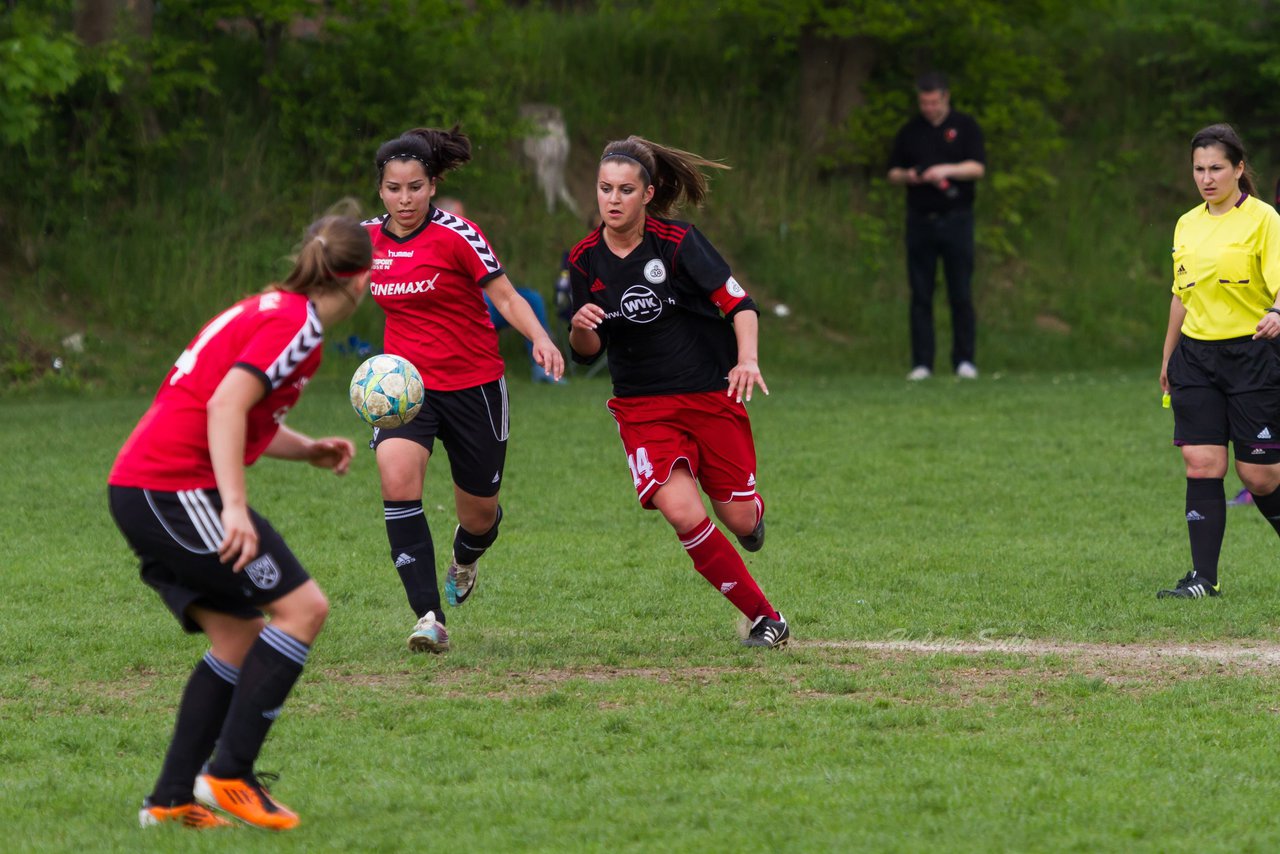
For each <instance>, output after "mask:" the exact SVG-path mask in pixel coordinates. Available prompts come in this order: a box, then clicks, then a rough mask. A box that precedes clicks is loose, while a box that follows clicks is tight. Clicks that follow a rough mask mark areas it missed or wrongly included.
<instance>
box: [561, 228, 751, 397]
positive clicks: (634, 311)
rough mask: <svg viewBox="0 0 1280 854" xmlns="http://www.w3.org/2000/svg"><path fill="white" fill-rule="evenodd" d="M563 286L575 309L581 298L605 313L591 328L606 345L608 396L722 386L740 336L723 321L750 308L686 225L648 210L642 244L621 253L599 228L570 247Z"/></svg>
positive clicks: (708, 246)
mask: <svg viewBox="0 0 1280 854" xmlns="http://www.w3.org/2000/svg"><path fill="white" fill-rule="evenodd" d="M569 285H570V290H571V292H572V295H573V311H574V312H575V313H576V312H577V311H578V309H580V308H582V306H584V305H586V304H587V303H588V302H593V303H595V304H596V305H598V306H600V307H601V308H603V309H604V311H605V319H604V322H603V323H602V324H600V327H599V328H598V329H596V333H597V334H598V335H599V336H600V340H601V342H602V343H603V345H604V348H607V349H608V351H609V373H610V374H611V375H612V377H613V393H614V395H615V396H617V397H638V396H641V395H654V394H689V393H692V392H701V391H716V390H718V389H724V388H728V386H729V379H728V376H729V370H730V369H731V368H732V367H733V366H734V365H736V364H737V363H738V341H737V338H735V337H734V334H733V326H732V325H731V323H730V322H729V321H728V320H727V319H726V318H729V317H732V316H733V314H735V313H736V312H739V311H742V310H744V309H749V310H751V311H756V306H755V303H754V302H752V301H751V297H749V296H747V293H746V291H744V290H743V289H742V286H741V285H739V284H738V282H737V281H736V280H735V279H734V278H733V276H732V275H731V274H730V270H729V265H728V264H726V263H725V260H724V259H723V258H721V257H720V253H719V252H717V251H716V250H715V247H714V246H712V245H711V244H710V243H709V242H708V241H707V239H706V238H705V237H703V236H702V234H701V233H700V232H699V231H698V230H697V229H696V228H694V227H693V226H692V225H690V224H689V223H686V222H674V221H672V220H667V219H659V218H658V217H653V216H649V217H646V219H645V224H644V237H643V238H642V239H641V241H640V245H639V246H637V247H636V248H635V249H633V250H632V251H631V252H630V254H628V255H627V257H625V258H619V257H618V256H617V255H615V254H613V252H612V251H611V250H610V249H609V247H608V246H607V245H606V244H605V241H604V227H603V226H601V227H599V228H597V229H596V230H595V231H593V232H592V233H591V234H589V235H587V237H586V238H585V239H583V240H582V241H581V242H580V243H579V244H578V245H577V246H575V247H574V248H573V250H572V251H571V252H570V253H569ZM721 312H723V316H722V314H721ZM601 352H603V349H602V351H601ZM573 358H574V360H575V361H577V362H590V361H594V358H584V357H583V356H581V355H579V354H578V353H574V354H573Z"/></svg>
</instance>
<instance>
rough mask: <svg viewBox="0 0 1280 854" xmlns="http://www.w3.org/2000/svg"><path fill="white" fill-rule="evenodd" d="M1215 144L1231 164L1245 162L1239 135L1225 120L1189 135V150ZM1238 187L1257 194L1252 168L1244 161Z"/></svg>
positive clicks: (1254, 194)
mask: <svg viewBox="0 0 1280 854" xmlns="http://www.w3.org/2000/svg"><path fill="white" fill-rule="evenodd" d="M1211 145H1216V146H1218V147H1219V148H1221V149H1222V153H1223V154H1225V155H1226V156H1227V160H1228V161H1230V163H1231V165H1232V166H1239V165H1240V164H1241V163H1245V156H1244V143H1243V142H1241V141H1240V135H1239V134H1238V133H1236V129H1235V128H1233V127H1232V126H1231V125H1229V124H1226V123H1225V122H1222V123H1219V124H1216V125H1209V126H1208V127H1206V128H1201V129H1200V130H1198V131H1196V135H1195V136H1193V137H1191V151H1192V153H1194V152H1195V150H1196V149H1197V148H1208V147H1209V146H1211ZM1240 189H1242V190H1244V191H1245V192H1246V193H1248V194H1249V195H1251V196H1256V195H1258V190H1257V189H1256V188H1255V187H1254V184H1253V170H1252V169H1250V168H1249V165H1248V164H1247V163H1245V167H1244V171H1243V172H1241V173H1240Z"/></svg>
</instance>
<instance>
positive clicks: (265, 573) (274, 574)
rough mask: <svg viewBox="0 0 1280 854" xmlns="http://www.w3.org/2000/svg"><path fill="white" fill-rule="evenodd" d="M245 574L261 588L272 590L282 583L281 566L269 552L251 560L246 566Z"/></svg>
mask: <svg viewBox="0 0 1280 854" xmlns="http://www.w3.org/2000/svg"><path fill="white" fill-rule="evenodd" d="M244 574H245V575H247V576H248V577H249V580H250V581H252V582H253V583H254V585H255V586H257V588H258V589H259V590H270V589H271V588H272V587H275V586H276V585H277V584H279V583H280V567H279V566H277V565H276V561H275V558H273V557H272V556H271V555H269V554H265V555H263V556H262V557H260V558H258V559H257V560H255V561H253V562H251V563H250V564H249V565H248V566H246V567H245V568H244Z"/></svg>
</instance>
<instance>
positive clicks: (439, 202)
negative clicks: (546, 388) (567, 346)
mask: <svg viewBox="0 0 1280 854" xmlns="http://www.w3.org/2000/svg"><path fill="white" fill-rule="evenodd" d="M435 205H436V207H437V208H439V209H440V210H442V211H444V212H445V213H451V214H453V215H454V216H456V217H459V218H461V219H466V218H467V208H466V206H465V205H463V204H462V201H461V200H460V199H456V198H453V197H452V196H444V197H442V198H438V199H436V200H435ZM515 289H516V293H518V294H520V296H522V297H524V299H525V302H527V303H529V307H530V308H531V309H533V313H534V315H536V316H537V318H538V322H539V323H541V324H542V328H543V329H545V330H547V334H550V333H551V325H550V324H549V323H548V322H547V304H546V302H545V301H544V300H543V299H542V294H540V293H538V292H537V291H535V290H534V289H533V288H526V287H523V286H521V285H515ZM484 302H485V305H487V306H488V307H489V319H490V320H492V321H493V328H494V329H496V330H498V331H499V332H501V331H502V330H504V329H506V328H508V327H510V326H511V324H510V323H508V322H507V319H506V318H505V317H503V316H502V314H501V313H500V312H499V311H498V310H497V309H496V308H495V307H494V305H493V301H492V300H490V299H489V296H488V294H486V295H485V298H484ZM524 349H525V351H526V352H527V353H528V354H529V364H530V365H532V366H533V375H532V378H533V381H534V382H535V383H550V384H552V385H563V384H564V383H567V382H568V380H566V379H565V378H563V377H561V378H560V379H558V380H557V379H556V378H555V377H553V376H551V374H549V373H547V371H546V369H544V368H543V367H542V366H541V365H539V364H538V363H537V362H536V361H534V358H533V343H532V342H530V341H528V340H526V341H525V342H524Z"/></svg>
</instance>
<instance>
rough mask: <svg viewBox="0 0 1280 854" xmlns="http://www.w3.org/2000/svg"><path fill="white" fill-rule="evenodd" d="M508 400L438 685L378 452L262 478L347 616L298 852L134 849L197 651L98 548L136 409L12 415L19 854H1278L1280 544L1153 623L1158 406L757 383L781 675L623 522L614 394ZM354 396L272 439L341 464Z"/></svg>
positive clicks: (12, 691)
mask: <svg viewBox="0 0 1280 854" xmlns="http://www.w3.org/2000/svg"><path fill="white" fill-rule="evenodd" d="M512 373H513V375H515V376H516V378H515V379H513V380H512V382H511V386H512V403H513V419H512V442H511V448H510V454H509V458H508V459H509V463H508V476H507V483H506V486H505V488H504V492H503V504H504V507H505V508H506V511H507V517H506V521H505V522H504V525H503V536H502V539H501V540H499V542H498V544H497V545H496V546H495V547H494V549H493V551H491V553H490V555H489V556H488V557H486V559H485V561H484V563H483V564H482V567H483V571H482V572H481V578H480V582H479V588H478V592H477V594H476V596H475V598H473V599H472V600H471V601H470V602H468V604H467V605H466V607H465V608H463V609H460V610H457V611H453V612H451V613H450V618H451V619H450V624H449V625H450V629H451V633H452V634H453V636H454V639H455V651H454V652H452V653H450V654H448V655H447V656H441V657H425V656H416V657H415V656H411V655H410V654H408V653H407V652H406V651H405V649H404V638H405V636H406V635H407V633H408V630H409V629H410V627H411V625H412V617H411V615H410V613H409V610H408V607H407V605H406V604H405V602H404V597H403V594H402V592H401V590H400V586H399V582H398V580H397V578H396V575H395V572H394V570H393V568H392V566H391V563H390V560H389V558H388V555H387V546H386V542H385V536H384V533H383V527H382V519H381V507H380V503H379V499H378V488H377V484H376V474H375V471H374V467H373V460H372V455H371V454H368V453H363V454H361V455H360V456H359V457H358V459H357V462H356V465H355V466H354V468H353V471H352V473H351V475H350V476H349V477H347V478H345V479H337V478H333V477H332V476H330V475H328V474H327V473H324V472H319V471H316V470H313V469H310V468H309V467H306V466H298V465H290V464H285V463H279V462H275V461H263V462H262V463H261V464H260V465H259V466H257V467H255V469H254V470H253V472H252V475H251V480H250V494H251V499H252V501H253V503H254V504H255V506H256V507H257V508H258V509H259V510H260V511H261V512H263V513H264V514H265V515H266V516H268V517H270V518H271V519H272V520H273V521H274V522H275V524H276V525H277V527H279V528H280V530H281V531H282V532H283V533H284V534H285V536H286V537H287V538H288V539H289V541H290V543H291V545H292V546H293V548H294V550H295V551H296V552H297V553H298V554H299V556H300V557H301V558H302V559H303V561H304V563H305V564H306V565H307V566H308V568H309V569H310V570H311V572H312V574H313V575H314V576H315V577H316V578H317V579H318V581H319V582H320V584H321V586H322V587H323V588H324V589H325V590H326V591H327V592H328V593H329V595H330V598H331V600H332V605H333V608H332V615H331V617H330V622H329V625H328V626H327V628H326V631H325V633H324V634H323V635H322V636H321V638H320V640H319V641H318V643H317V645H316V647H315V650H314V653H313V655H312V658H311V662H310V665H309V667H308V670H307V672H306V674H305V675H304V677H303V679H302V681H301V682H300V683H299V686H298V688H297V689H296V690H295V692H294V694H293V696H292V697H291V699H290V701H289V703H288V704H287V705H286V707H285V708H286V711H285V714H284V715H283V717H282V719H281V721H280V724H279V726H277V727H276V729H275V731H274V732H273V734H272V736H271V738H270V739H269V741H268V743H267V746H266V749H265V751H264V754H263V757H262V760H261V763H260V768H264V769H267V770H275V771H278V772H280V773H281V775H282V776H281V780H280V782H279V783H278V784H277V786H276V789H275V791H276V792H277V794H278V795H279V796H280V798H281V800H283V801H284V802H285V803H288V804H290V805H291V806H292V807H294V808H295V809H297V810H298V811H299V812H300V814H301V815H302V817H303V824H302V826H301V827H300V828H299V829H298V830H297V831H295V832H293V833H292V834H288V835H286V836H281V837H274V836H268V835H266V834H264V833H259V832H256V831H252V830H249V829H239V830H234V831H228V832H218V833H215V834H208V835H203V836H201V835H196V834H191V833H184V832H182V831H178V830H171V829H169V828H158V829H154V830H150V831H142V830H139V829H138V828H137V827H136V822H135V815H136V810H137V807H138V803H139V801H140V799H141V797H142V796H143V795H144V794H146V792H147V791H148V790H149V788H150V786H151V784H152V782H153V779H154V774H155V772H156V771H157V770H158V766H159V761H160V757H161V755H162V752H163V749H164V745H165V743H166V742H167V739H168V735H169V729H170V727H171V725H172V716H173V711H174V707H175V705H176V701H177V697H178V694H179V692H180V690H181V687H182V684H183V682H184V680H185V679H186V676H187V674H188V672H189V670H190V668H191V666H192V665H193V664H194V663H195V662H196V661H197V659H198V658H199V656H200V655H201V654H202V652H203V649H204V647H203V644H202V643H201V641H200V639H198V638H186V637H183V636H181V635H180V633H179V631H178V630H177V628H176V624H175V623H174V622H173V620H172V619H171V618H170V617H169V616H168V615H167V613H166V612H165V611H164V610H163V608H162V606H161V605H160V604H159V601H158V600H157V599H156V598H155V597H154V596H153V595H152V594H151V593H150V592H149V591H147V590H146V589H145V588H144V587H143V586H142V585H140V584H139V583H138V581H137V580H136V574H135V567H134V564H133V561H132V558H131V556H130V554H129V552H128V551H127V548H126V546H125V545H124V542H123V540H122V539H121V538H120V537H119V535H118V533H117V532H116V531H115V529H114V527H113V525H112V523H111V521H110V519H109V517H108V514H107V512H106V506H105V487H104V481H105V477H106V473H107V470H108V467H109V465H110V462H111V460H112V458H113V456H114V453H115V451H116V449H117V448H118V446H119V444H120V442H121V441H122V439H123V438H124V436H125V435H126V433H127V432H128V430H129V429H130V428H131V427H132V424H133V422H134V420H135V419H136V418H137V416H138V415H139V414H140V413H141V411H142V409H143V408H144V407H145V400H143V399H142V398H129V399H116V400H98V399H90V400H86V401H83V402H79V403H75V406H74V408H72V405H73V401H72V400H69V399H47V400H14V399H10V400H5V401H0V446H2V447H4V448H5V449H6V453H5V454H4V455H3V458H0V501H2V502H3V507H4V514H3V522H2V523H0V525H2V526H3V543H4V549H5V552H4V558H3V561H2V563H3V567H4V571H3V572H0V758H2V759H3V767H4V769H5V776H4V782H3V785H0V792H2V794H0V828H3V831H4V843H3V847H4V848H5V850H8V851H47V850H67V851H71V850H75V851H109V850H110V851H126V850H127V851H137V850H165V851H187V850H192V851H206V850H208V851H213V850H232V849H234V850H247V851H254V850H289V851H315V850H342V851H357V850H359V851H407V850H419V851H424V850H425V851H449V852H469V851H511V850H521V851H524V850H540V851H562V850H563V851H606V850H607V851H650V850H674V851H732V850H767V851H850V850H875V851H926V850H928V851H940V850H941V851H1108V850H1109V851H1119V850H1124V851H1130V850H1138V851H1160V852H1165V851H1269V850H1275V849H1276V847H1277V846H1278V845H1280V819H1278V818H1277V816H1276V810H1275V807H1276V804H1277V803H1278V802H1280V750H1277V748H1278V747H1280V738H1278V737H1277V714H1278V713H1280V701H1278V700H1277V699H1276V697H1277V691H1278V689H1280V679H1277V676H1276V673H1277V671H1276V670H1275V669H1274V663H1275V662H1276V661H1277V660H1280V646H1278V645H1277V631H1276V629H1277V624H1278V623H1280V617H1277V614H1278V613H1280V584H1278V583H1277V581H1278V580H1280V573H1277V570H1276V564H1277V557H1278V554H1277V548H1278V546H1280V544H1278V543H1277V542H1276V537H1275V535H1274V533H1272V531H1271V529H1270V527H1269V526H1267V525H1266V523H1265V522H1264V521H1263V520H1262V519H1261V518H1260V517H1259V516H1258V514H1257V512H1256V511H1255V510H1254V509H1253V508H1251V507H1241V508H1233V509H1231V511H1230V514H1229V518H1228V530H1227V543H1226V546H1225V549H1224V557H1223V590H1224V595H1223V596H1222V597H1221V598H1220V599H1216V600H1212V601H1197V602H1190V603H1185V602H1169V601H1161V602H1157V601H1156V599H1155V596H1154V593H1155V590H1156V589H1157V587H1158V586H1161V585H1166V584H1168V583H1170V582H1172V581H1174V580H1175V579H1176V578H1177V577H1178V576H1180V575H1181V574H1182V573H1183V572H1184V571H1185V568H1186V565H1187V563H1188V558H1187V555H1186V543H1185V540H1186V533H1185V524H1184V522H1183V521H1182V492H1183V479H1182V478H1183V475H1182V471H1181V467H1180V463H1179V460H1178V458H1177V455H1176V453H1175V451H1174V450H1173V449H1172V448H1171V447H1170V446H1169V435H1170V430H1171V416H1170V415H1169V413H1168V412H1166V411H1164V410H1162V409H1161V408H1160V406H1159V394H1158V390H1157V389H1156V387H1155V382H1154V370H1153V372H1152V375H1151V376H1148V375H1136V374H1126V373H1098V374H1083V375H1067V374H1061V375H1052V374H1040V375H1006V376H1003V377H1001V376H984V377H983V379H981V380H979V381H978V382H976V383H968V384H956V383H955V382H953V381H951V380H949V379H942V380H933V381H930V382H928V383H923V384H917V385H907V384H906V383H904V382H902V381H900V380H897V379H893V380H890V379H877V378H867V377H854V376H842V375H830V376H827V377H824V378H803V379H801V378H798V377H797V378H792V377H788V376H785V375H772V376H767V379H768V380H769V382H770V387H771V390H772V392H773V393H772V395H771V396H769V397H768V398H762V397H758V398H757V399H756V400H755V401H754V402H753V403H752V404H751V410H752V415H753V419H754V424H755V429H756V436H757V443H758V446H759V452H760V471H759V480H760V487H761V490H762V492H763V494H764V495H765V497H766V500H767V501H768V503H769V542H768V544H767V545H766V547H765V549H764V550H763V551H762V552H761V553H759V554H758V555H753V556H750V557H749V558H748V563H749V565H750V566H751V568H752V570H753V572H754V573H755V574H756V576H757V578H758V579H759V581H760V582H761V585H762V586H763V587H764V589H765V591H766V592H767V593H768V594H769V595H770V596H771V598H772V599H773V601H774V602H775V604H777V605H778V606H779V607H780V608H781V609H782V611H783V612H784V613H785V614H786V615H787V617H788V618H789V619H790V620H791V622H792V626H793V632H794V637H795V640H794V641H793V643H792V645H791V647H790V648H789V649H787V650H785V651H780V652H772V653H763V654H762V653H760V652H757V651H750V650H745V649H743V648H741V647H739V646H738V644H737V643H736V634H735V625H734V623H735V619H734V617H735V612H733V610H732V608H731V607H730V606H729V605H728V603H726V602H725V601H724V600H723V599H722V597H720V596H719V595H718V594H717V593H715V591H713V590H712V589H711V588H710V587H709V586H708V585H707V584H706V583H705V582H704V581H703V580H702V579H701V578H699V577H698V576H697V575H696V573H694V572H693V570H692V568H691V566H690V564H689V561H688V559H687V558H686V557H685V556H684V554H683V553H682V552H681V549H680V547H679V545H678V543H677V542H676V539H675V537H674V536H673V535H672V534H671V533H670V531H669V530H667V529H666V526H665V523H663V522H662V520H661V519H660V517H658V516H657V515H656V514H652V513H642V512H641V511H640V510H638V509H637V507H636V505H635V499H634V495H633V492H632V489H631V484H630V479H629V477H628V473H627V468H626V464H625V460H624V459H623V458H622V455H621V453H620V448H619V445H618V441H617V438H616V430H615V428H614V425H613V422H612V420H611V419H610V418H609V416H608V414H607V413H606V412H605V410H604V408H603V406H602V403H603V401H604V399H605V398H606V396H607V392H608V390H607V384H606V383H605V382H604V381H603V380H599V379H594V380H585V379H582V378H577V379H575V380H574V381H573V382H572V383H571V384H570V385H569V386H567V387H563V388H546V387H537V388H535V387H533V386H530V385H529V384H528V383H527V382H526V381H524V379H523V378H524V371H523V370H513V372H512ZM343 392H344V390H343V388H342V387H341V384H339V383H336V382H334V381H332V380H325V381H318V382H316V383H313V384H312V386H311V387H310V389H309V390H308V392H307V394H306V395H305V397H304V399H303V401H302V403H301V405H300V406H299V408H298V410H297V411H296V412H295V413H294V415H293V416H292V418H291V424H293V425H294V426H297V427H299V428H301V429H303V430H307V431H309V432H315V433H332V432H340V433H344V434H347V435H352V436H355V435H357V433H358V432H359V429H358V428H359V425H358V423H357V422H356V421H355V419H354V416H352V414H351V413H350V411H349V410H348V408H347V406H346V403H345V402H344V394H343ZM443 463H444V460H443V459H440V460H437V461H436V462H435V463H433V466H434V470H433V471H432V472H431V473H430V474H429V476H428V480H429V483H428V496H427V502H426V503H427V505H428V511H429V512H428V516H429V519H430V520H431V523H432V528H433V532H434V533H435V536H436V541H437V553H438V554H440V555H442V556H443V555H444V554H445V545H444V544H445V543H446V542H447V541H448V538H449V533H450V532H451V531H452V527H453V521H452V519H451V515H450V512H451V511H450V510H449V509H448V505H449V495H450V492H449V484H448V478H447V474H446V468H445V466H444V465H443ZM1235 486H1236V484H1235V482H1234V480H1229V481H1228V488H1229V489H1233V488H1235Z"/></svg>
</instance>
